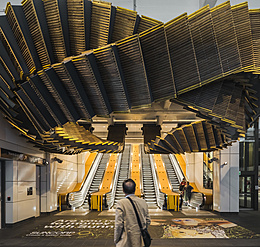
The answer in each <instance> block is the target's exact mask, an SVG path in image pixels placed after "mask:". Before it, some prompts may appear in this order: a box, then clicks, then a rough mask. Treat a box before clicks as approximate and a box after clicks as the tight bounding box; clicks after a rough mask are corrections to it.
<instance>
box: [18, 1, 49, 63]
mask: <svg viewBox="0 0 260 247" xmlns="http://www.w3.org/2000/svg"><path fill="white" fill-rule="evenodd" d="M34 2H35V1H34V0H26V1H23V3H22V5H23V11H24V14H25V18H26V21H27V23H28V28H29V29H30V34H31V36H32V40H33V43H34V45H35V49H36V51H37V54H38V56H39V60H40V62H41V68H46V67H48V66H50V65H51V60H50V57H49V53H48V51H47V47H46V44H45V40H44V36H43V32H42V30H41V26H40V23H39V20H38V16H37V13H36V8H35V5H34Z"/></svg>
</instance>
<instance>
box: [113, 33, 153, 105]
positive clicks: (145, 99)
mask: <svg viewBox="0 0 260 247" xmlns="http://www.w3.org/2000/svg"><path fill="white" fill-rule="evenodd" d="M116 47H117V50H118V54H119V58H120V63H121V65H122V70H123V74H124V78H125V83H126V87H127V92H128V96H129V99H130V103H131V106H132V107H140V106H143V105H149V104H151V103H152V100H151V92H150V88H149V84H148V81H147V75H146V70H145V66H144V61H143V55H142V51H141V47H140V41H139V38H138V36H132V37H130V38H126V39H124V40H122V41H119V42H118V43H116Z"/></svg>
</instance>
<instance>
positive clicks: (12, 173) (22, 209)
mask: <svg viewBox="0 0 260 247" xmlns="http://www.w3.org/2000/svg"><path fill="white" fill-rule="evenodd" d="M30 187H32V189H33V191H32V195H28V194H27V190H28V189H29V188H30ZM35 188H36V165H35V164H30V163H27V162H22V161H7V162H6V223H7V224H8V223H9V224H10V223H15V222H18V221H22V220H25V219H28V218H31V217H35V216H36V189H35ZM7 198H10V200H7Z"/></svg>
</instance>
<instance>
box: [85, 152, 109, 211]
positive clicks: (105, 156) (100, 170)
mask: <svg viewBox="0 0 260 247" xmlns="http://www.w3.org/2000/svg"><path fill="white" fill-rule="evenodd" d="M109 158H110V154H103V157H102V159H101V161H100V163H99V166H98V168H97V171H96V174H95V177H94V179H93V181H92V183H91V186H90V188H89V191H88V193H87V195H86V198H85V202H84V204H83V208H88V207H89V204H88V194H90V193H93V192H96V191H98V190H99V186H100V184H101V182H102V178H103V176H104V172H105V169H106V166H107V162H108V161H109Z"/></svg>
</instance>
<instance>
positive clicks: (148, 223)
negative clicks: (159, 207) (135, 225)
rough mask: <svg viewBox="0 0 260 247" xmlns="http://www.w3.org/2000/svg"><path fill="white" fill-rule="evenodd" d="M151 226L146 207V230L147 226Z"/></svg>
mask: <svg viewBox="0 0 260 247" xmlns="http://www.w3.org/2000/svg"><path fill="white" fill-rule="evenodd" d="M150 224H151V218H150V215H149V210H148V207H147V208H146V228H148V226H149V225H150Z"/></svg>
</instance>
